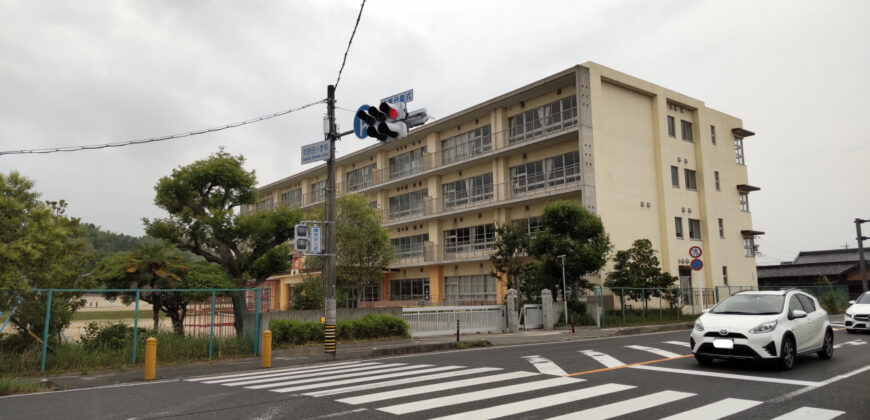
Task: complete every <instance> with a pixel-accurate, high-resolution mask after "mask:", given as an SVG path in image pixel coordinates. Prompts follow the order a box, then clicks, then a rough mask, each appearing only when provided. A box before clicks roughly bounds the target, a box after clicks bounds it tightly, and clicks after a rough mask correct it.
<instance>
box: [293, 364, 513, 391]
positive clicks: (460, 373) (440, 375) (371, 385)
mask: <svg viewBox="0 0 870 420" xmlns="http://www.w3.org/2000/svg"><path fill="white" fill-rule="evenodd" d="M496 370H502V369H501V368H492V367H484V368H473V369H465V370H457V371H453V372H446V373H436V374H433V375H423V376H415V377H413V378H402V379H396V380H393V381H386V382H373V383H368V384H361V385H354V386H346V387H343V388H332V389H324V390H320V391H313V392H308V393H305V394H302V395H307V396H309V397H324V396H327V395H335V394H345V393H348V392H357V391H365V390H369V389H377V388H386V387H388V386H396V385H408V384H413V383H416V382H424V381H431V380H435V379H444V378H451V377H456V376H465V375H474V374H477V373H486V372H493V371H496Z"/></svg>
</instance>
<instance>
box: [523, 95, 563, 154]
mask: <svg viewBox="0 0 870 420" xmlns="http://www.w3.org/2000/svg"><path fill="white" fill-rule="evenodd" d="M575 125H577V97H576V96H575V95H571V96H568V97H565V98H562V99H559V100H558V101H555V102H551V103H549V104H546V105H544V106H541V107H538V108H535V109H532V110H529V111H526V112H523V113H520V114H517V115H515V116H513V117H510V118H509V119H508V127H510V139H509V143H510V144H514V143H520V142H523V141H526V140H528V139H531V138H534V137H537V136H540V135H543V134H547V133H552V132H554V131H559V130H563V129H566V128H569V127H573V126H575Z"/></svg>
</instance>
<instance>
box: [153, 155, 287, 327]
mask: <svg viewBox="0 0 870 420" xmlns="http://www.w3.org/2000/svg"><path fill="white" fill-rule="evenodd" d="M244 162H245V158H244V157H243V156H241V155H238V156H232V155H230V154H229V153H226V152H224V151H223V149H221V150H220V151H219V152H217V153H215V154H212V155H211V156H209V157H208V158H206V159H202V160H198V161H196V162H194V163H192V164H190V165H187V166H181V167H179V168H177V169H175V170H173V171H172V175H170V176H166V177H163V178H161V179H160V181H158V183H157V185H156V186H155V187H154V190H155V191H156V193H157V195H156V197H155V198H154V203H155V204H157V206H159V207H160V208H162V209H164V210H166V211H167V212H168V213H169V217H168V218H165V219H156V220H153V221H152V220H149V219H143V220H144V222H145V231H146V233H147V234H148V235H150V236H153V237H155V238H160V239H164V240H168V241H169V242H171V243H173V244H175V245H176V246H177V247H178V248H179V249H181V250H184V251H189V252H192V253H194V254H196V255H199V256H201V257H203V258H205V260H206V261H208V262H212V263H216V264H220V265H221V266H222V267H223V268H224V269H225V270H226V271H227V273H229V275H230V276H231V277H232V278H233V281H234V283H235V287H236V288H243V287H246V286H259V285H260V284H261V283H262V282H263V281H265V280H266V278H268V277H269V276H270V275H272V274H274V273H279V272H282V271H284V270H286V269H287V268H288V266H289V264H290V261H289V255H290V247H289V246H288V245H287V241H288V240H289V239H290V238H292V237H293V226H294V225H296V224H297V223H298V222H299V221H300V220H301V219H302V214H301V213H300V212H299V211H298V210H289V209H284V208H281V209H276V210H273V211H260V212H257V213H254V214H252V215H249V216H241V215H236V214H235V213H234V210H233V209H234V208H235V207H238V206H241V205H248V204H255V203H256V202H257V189H256V188H255V185H256V183H257V178H256V176H255V174H254V172H253V171H250V172H248V171H245V169H244V168H243V167H242V165H243V164H244ZM246 311H247V305H246V302H245V295H244V292H238V293H235V294H233V313H234V315H235V317H234V318H235V321H234V326H235V329H236V332H237V333H241V332H242V328H243V325H242V319H243V318H242V315H243V314H244V313H245V312H246Z"/></svg>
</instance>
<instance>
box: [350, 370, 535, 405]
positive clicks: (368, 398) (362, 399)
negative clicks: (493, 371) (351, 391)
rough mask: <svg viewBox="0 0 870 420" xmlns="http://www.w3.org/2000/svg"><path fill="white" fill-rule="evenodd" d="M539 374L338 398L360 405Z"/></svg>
mask: <svg viewBox="0 0 870 420" xmlns="http://www.w3.org/2000/svg"><path fill="white" fill-rule="evenodd" d="M538 375H539V374H537V373H533V372H522V371H520V372H508V373H502V374H498V375H491V376H484V377H477V378H470V379H462V380H458V381H450V382H441V383H437V384H431V385H422V386H417V387H412V388H405V389H397V390H395V391H386V392H377V393H374V394H367V395H360V396H357V397H350V398H343V399H340V400H337V401H338V402H342V403H345V404H351V405H358V404H365V403H370V402H374V401H383V400H389V399H393V398H400V397H407V396H411V395H420V394H426V393H429V392H438V391H447V390H451V389H455V388H462V387H466V386H474V385H482V384H491V383H495V382H502V381H509V380H511V379H519V378H528V377H530V376H538Z"/></svg>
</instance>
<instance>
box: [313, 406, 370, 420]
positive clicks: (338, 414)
mask: <svg viewBox="0 0 870 420" xmlns="http://www.w3.org/2000/svg"><path fill="white" fill-rule="evenodd" d="M363 411H366V409H365V408H358V409H356V410H349V411H342V412H340V413H333V414H326V415H323V416H320V417H314V419H315V420H316V419H331V418H335V417H341V416H346V415H348V414H356V413H361V412H363Z"/></svg>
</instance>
